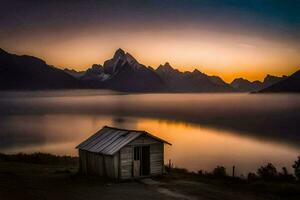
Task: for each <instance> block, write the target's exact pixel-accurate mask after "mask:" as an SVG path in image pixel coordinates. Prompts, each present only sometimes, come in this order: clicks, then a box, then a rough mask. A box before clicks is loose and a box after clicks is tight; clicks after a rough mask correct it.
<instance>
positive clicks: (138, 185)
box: [0, 161, 266, 200]
mask: <svg viewBox="0 0 300 200" xmlns="http://www.w3.org/2000/svg"><path fill="white" fill-rule="evenodd" d="M76 171H77V169H76V168H74V167H63V166H57V165H38V164H27V163H16V162H2V161H0V199H1V200H15V199H18V200H19V199H22V200H33V199H34V200H40V199H41V200H48V199H49V200H50V199H51V200H52V199H55V200H60V199H61V200H69V199H70V200H72V199H75V200H81V199H82V200H96V199H101V200H102V199H110V200H114V199H126V200H128V199H130V200H135V199H137V200H141V199H143V200H148V199H149V200H155V199H162V200H164V199H185V200H194V199H200V200H206V199H214V200H216V199H222V200H227V199H228V200H234V199H243V200H244V199H246V200H247V199H266V197H259V196H255V195H254V194H251V193H249V194H248V193H245V192H238V191H235V190H232V189H228V188H226V189H224V188H220V187H218V186H215V185H211V184H208V183H201V182H195V181H187V180H180V179H179V180H178V179H169V178H166V177H163V178H155V179H142V180H134V181H125V182H116V181H109V180H100V179H99V178H86V177H80V176H78V175H76Z"/></svg>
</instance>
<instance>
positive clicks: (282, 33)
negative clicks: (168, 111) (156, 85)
mask: <svg viewBox="0 0 300 200" xmlns="http://www.w3.org/2000/svg"><path fill="white" fill-rule="evenodd" d="M171 2H172V3H171ZM171 2H169V1H164V2H160V1H155V0H154V1H148V2H147V3H145V4H140V3H139V1H136V0H132V1H129V2H118V1H114V0H113V1H93V0H91V1H88V2H85V3H82V2H73V3H68V2H60V3H51V2H46V3H45V2H43V3H42V2H31V1H29V2H27V3H23V2H19V4H17V5H13V4H12V5H10V4H8V5H7V6H8V7H7V9H2V12H1V13H2V14H0V16H1V19H2V20H0V25H1V26H2V27H6V28H5V29H2V30H1V31H0V47H1V48H4V49H6V50H7V51H9V52H13V53H16V54H27V55H33V56H36V57H39V58H42V59H44V60H46V61H47V63H49V64H51V65H54V66H57V67H60V68H65V67H68V68H74V69H75V70H85V69H87V68H88V67H89V66H91V65H92V64H95V63H97V64H101V63H103V62H104V61H105V60H107V59H109V58H110V57H111V55H112V54H113V53H114V51H115V50H116V49H117V48H122V49H124V50H125V51H127V52H130V53H131V54H132V55H134V57H135V58H136V59H137V60H138V61H139V62H140V63H143V64H145V65H147V66H151V67H153V68H156V67H158V66H159V65H160V64H163V63H165V62H169V63H171V65H172V66H173V67H175V68H177V69H179V70H180V71H190V70H193V69H194V68H197V69H198V70H200V71H202V72H204V73H207V74H209V75H218V76H220V77H222V78H223V79H224V80H225V81H226V82H231V81H232V80H233V79H234V78H236V77H242V78H245V79H248V80H251V81H254V80H262V79H263V78H264V77H265V76H266V74H272V75H275V76H282V75H290V74H291V73H293V72H295V71H296V70H297V69H298V68H299V66H300V57H299V54H300V39H299V35H300V27H299V26H300V25H299V24H300V18H299V15H298V12H297V11H298V10H297V9H298V7H299V5H298V4H294V3H293V1H287V2H285V3H283V2H282V1H269V0H264V1H261V0H254V1H251V2H248V1H247V2H244V1H236V0H226V1H222V2H220V1H217V0H212V1H207V0H201V1H193V0H191V1H189V2H186V3H185V2H183V1H171ZM3 8H4V7H3ZM8 11H9V12H10V13H8ZM16 44H17V45H16Z"/></svg>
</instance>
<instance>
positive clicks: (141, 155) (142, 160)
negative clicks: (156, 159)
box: [133, 146, 150, 177]
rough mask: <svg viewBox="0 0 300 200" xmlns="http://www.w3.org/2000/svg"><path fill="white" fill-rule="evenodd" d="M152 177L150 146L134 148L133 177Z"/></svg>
mask: <svg viewBox="0 0 300 200" xmlns="http://www.w3.org/2000/svg"><path fill="white" fill-rule="evenodd" d="M147 175H150V146H136V147H134V161H133V176H134V177H137V176H147Z"/></svg>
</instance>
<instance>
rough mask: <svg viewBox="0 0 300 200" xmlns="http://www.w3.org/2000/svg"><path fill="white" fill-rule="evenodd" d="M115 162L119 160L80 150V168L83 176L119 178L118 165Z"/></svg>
mask: <svg viewBox="0 0 300 200" xmlns="http://www.w3.org/2000/svg"><path fill="white" fill-rule="evenodd" d="M115 160H118V158H117V157H116V158H115V156H106V155H102V154H96V153H91V152H88V151H84V150H79V168H80V172H81V173H83V174H87V175H98V176H105V177H109V178H118V177H117V176H118V173H115V171H117V170H118V163H117V162H116V163H115Z"/></svg>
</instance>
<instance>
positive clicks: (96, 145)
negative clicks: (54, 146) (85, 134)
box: [76, 126, 171, 155]
mask: <svg viewBox="0 0 300 200" xmlns="http://www.w3.org/2000/svg"><path fill="white" fill-rule="evenodd" d="M142 134H145V135H148V136H150V137H152V138H154V139H155V140H158V141H160V142H163V143H166V144H169V145H171V144H170V143H169V142H167V141H165V140H163V139H160V138H158V137H156V136H154V135H151V134H150V133H148V132H146V131H138V130H126V129H120V128H115V127H109V126H104V127H103V128H102V129H101V130H99V131H98V132H97V133H95V134H94V135H92V136H91V137H89V138H88V139H87V140H85V141H83V142H82V143H80V144H79V145H78V146H77V147H76V148H78V149H82V150H86V151H89V152H93V153H101V154H105V155H114V154H115V153H116V152H118V151H119V150H120V149H121V148H122V147H124V146H125V145H127V144H128V143H130V142H131V141H132V140H134V139H136V138H137V137H139V136H140V135H142Z"/></svg>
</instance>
